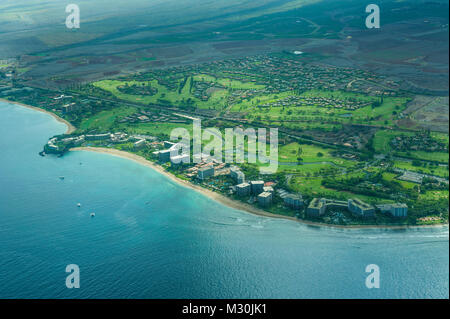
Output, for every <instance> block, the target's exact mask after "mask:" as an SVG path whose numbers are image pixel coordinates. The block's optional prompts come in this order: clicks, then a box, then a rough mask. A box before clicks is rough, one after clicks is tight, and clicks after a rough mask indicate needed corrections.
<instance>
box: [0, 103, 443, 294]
mask: <svg viewBox="0 0 450 319" xmlns="http://www.w3.org/2000/svg"><path fill="white" fill-rule="evenodd" d="M65 130H66V126H65V125H64V124H62V123H59V122H57V121H56V120H55V119H54V118H53V117H51V116H49V115H47V114H44V113H41V112H37V111H34V110H30V109H27V108H24V107H20V106H15V105H12V104H6V103H3V102H0V151H1V156H0V190H1V191H0V298H191V299H194V298H448V297H449V236H448V227H447V226H444V227H434V228H421V229H411V230H385V229H370V230H369V229H334V228H327V227H314V226H307V225H304V224H301V223H298V222H294V221H289V220H280V219H271V218H266V217H261V216H255V215H251V214H249V213H246V212H242V211H238V210H235V209H232V208H229V207H226V206H224V205H222V204H220V203H218V202H215V201H214V200H211V199H209V198H207V197H205V196H204V195H202V194H200V193H198V192H196V191H195V190H192V189H188V188H185V187H183V186H181V185H179V184H177V183H175V182H173V181H171V180H170V179H169V178H167V177H166V176H164V175H161V174H160V173H158V172H156V171H154V170H152V169H151V168H148V167H145V166H142V165H140V164H138V163H136V162H133V161H130V160H127V159H123V158H119V157H114V156H110V155H107V154H100V153H94V152H84V151H82V152H71V153H69V154H67V155H66V156H64V157H62V158H57V157H54V156H46V157H41V156H39V155H38V152H39V151H41V150H42V147H43V145H44V144H45V143H46V142H47V140H48V138H49V137H51V136H53V135H57V134H61V133H63V132H65ZM60 176H64V179H60ZM77 203H81V205H82V206H81V207H77ZM93 212H94V213H95V217H93V218H92V217H91V216H90V215H91V213H93ZM69 264H76V265H78V266H79V268H80V288H79V289H68V288H67V287H66V277H67V276H68V273H66V272H65V270H66V266H67V265H69ZM369 264H376V265H378V266H379V269H380V288H379V289H368V288H367V287H366V284H365V281H366V277H367V276H368V273H366V272H365V269H366V266H367V265H369Z"/></svg>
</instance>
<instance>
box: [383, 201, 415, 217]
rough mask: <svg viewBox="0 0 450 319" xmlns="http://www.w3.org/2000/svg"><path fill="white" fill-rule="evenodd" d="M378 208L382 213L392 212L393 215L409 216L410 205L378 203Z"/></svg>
mask: <svg viewBox="0 0 450 319" xmlns="http://www.w3.org/2000/svg"><path fill="white" fill-rule="evenodd" d="M377 208H378V209H379V210H380V211H381V212H382V213H388V214H391V215H392V216H393V217H400V218H402V217H407V216H408V205H406V204H400V203H395V204H382V205H377Z"/></svg>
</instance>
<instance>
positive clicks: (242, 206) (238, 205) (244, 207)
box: [70, 147, 445, 229]
mask: <svg viewBox="0 0 450 319" xmlns="http://www.w3.org/2000/svg"><path fill="white" fill-rule="evenodd" d="M70 151H89V152H98V153H105V154H109V155H112V156H118V157H122V158H126V159H130V160H132V161H135V162H137V163H139V164H141V165H144V166H147V167H150V168H152V169H154V170H156V171H157V172H159V173H161V174H164V175H165V176H167V177H168V178H170V179H171V180H172V181H174V182H176V183H178V184H179V185H181V186H183V187H188V188H191V189H194V190H195V191H197V192H200V193H202V194H203V195H205V196H207V197H209V198H211V199H213V200H216V201H218V202H220V203H221V204H223V205H225V206H228V207H230V208H233V209H237V210H241V211H245V212H248V213H251V214H255V215H258V216H264V217H270V218H278V219H287V220H291V221H295V222H299V223H302V224H306V225H310V226H317V227H331V228H344V229H352V228H353V229H375V228H376V229H383V228H384V229H408V228H411V229H413V228H424V227H440V226H441V227H442V226H445V225H419V226H408V225H332V224H324V223H317V222H312V221H306V220H302V219H298V218H295V217H291V216H283V215H276V214H272V213H269V212H266V211H264V210H262V209H259V208H257V207H254V206H252V205H250V204H246V203H243V202H239V201H236V200H233V199H230V198H228V197H226V196H224V195H221V194H219V193H216V192H214V191H211V190H209V189H206V188H204V187H201V186H198V185H195V184H192V183H190V182H188V181H185V180H182V179H180V178H178V177H176V176H174V175H172V174H170V173H169V172H167V171H166V170H165V169H164V168H163V167H161V166H159V165H157V164H155V163H153V162H151V161H149V160H147V159H145V158H143V157H142V156H139V155H136V154H132V153H128V152H124V151H120V150H116V149H111V148H103V147H76V148H72V149H71V150H70Z"/></svg>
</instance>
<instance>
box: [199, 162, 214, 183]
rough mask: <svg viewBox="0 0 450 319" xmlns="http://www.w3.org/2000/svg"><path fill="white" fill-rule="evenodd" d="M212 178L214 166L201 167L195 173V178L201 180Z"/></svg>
mask: <svg viewBox="0 0 450 319" xmlns="http://www.w3.org/2000/svg"><path fill="white" fill-rule="evenodd" d="M213 176H214V166H213V165H209V166H206V167H202V168H200V169H199V170H198V172H197V177H198V178H199V179H201V180H205V179H208V178H210V177H213Z"/></svg>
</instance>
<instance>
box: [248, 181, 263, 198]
mask: <svg viewBox="0 0 450 319" xmlns="http://www.w3.org/2000/svg"><path fill="white" fill-rule="evenodd" d="M250 185H251V187H252V194H253V195H259V194H261V193H262V192H263V191H264V181H251V182H250Z"/></svg>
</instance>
